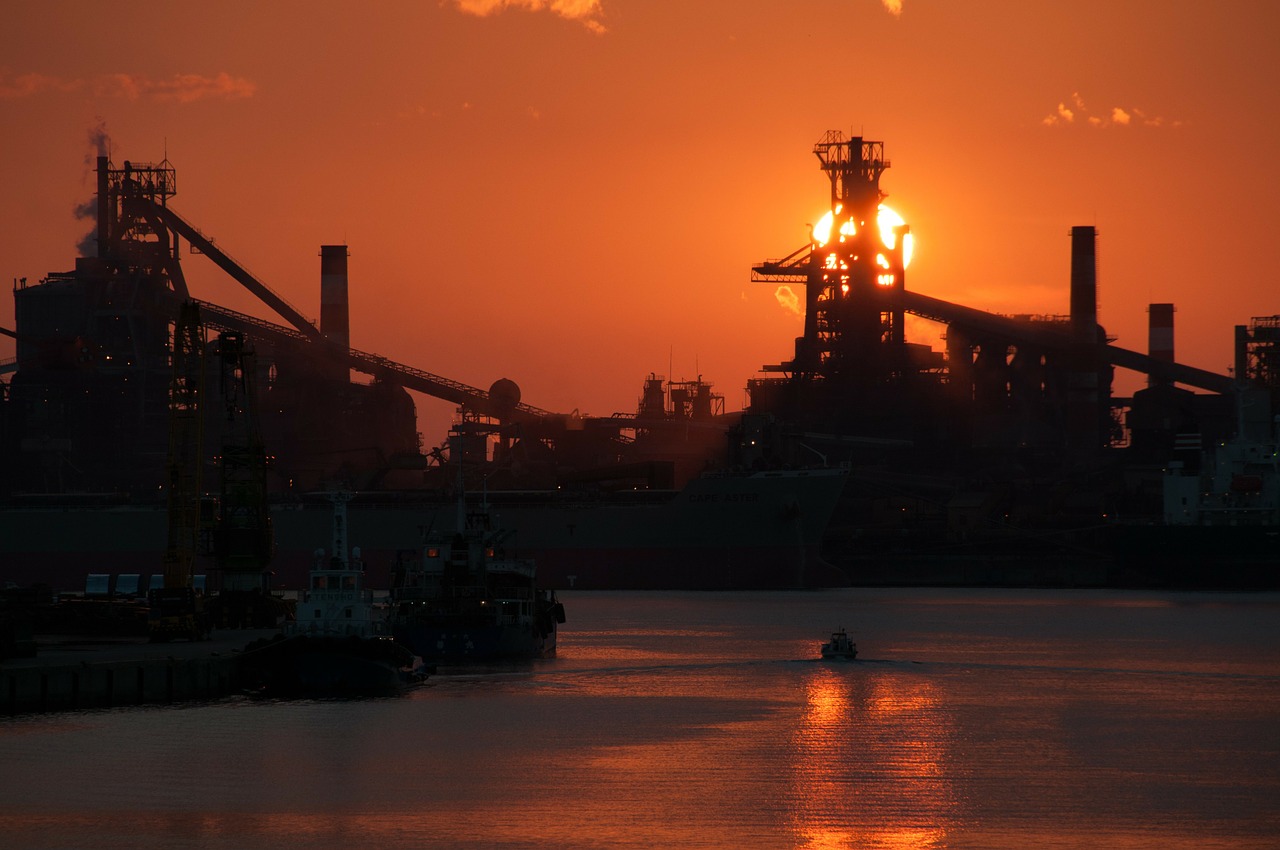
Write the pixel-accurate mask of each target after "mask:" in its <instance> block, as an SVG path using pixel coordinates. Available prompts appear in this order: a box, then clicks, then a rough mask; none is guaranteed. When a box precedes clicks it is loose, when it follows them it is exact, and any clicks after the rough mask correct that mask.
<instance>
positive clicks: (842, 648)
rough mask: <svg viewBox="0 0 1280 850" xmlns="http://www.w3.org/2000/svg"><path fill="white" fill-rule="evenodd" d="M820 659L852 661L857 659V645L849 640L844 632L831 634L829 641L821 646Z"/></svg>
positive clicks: (842, 630)
mask: <svg viewBox="0 0 1280 850" xmlns="http://www.w3.org/2000/svg"><path fill="white" fill-rule="evenodd" d="M822 657H823V658H834V659H842V660H845V661H852V660H853V659H855V658H857V657H858V645H857V644H856V643H854V642H853V641H851V640H849V635H847V634H845V630H844V629H841V630H840V631H838V632H832V633H831V640H830V641H828V642H827V643H824V644H823V645H822Z"/></svg>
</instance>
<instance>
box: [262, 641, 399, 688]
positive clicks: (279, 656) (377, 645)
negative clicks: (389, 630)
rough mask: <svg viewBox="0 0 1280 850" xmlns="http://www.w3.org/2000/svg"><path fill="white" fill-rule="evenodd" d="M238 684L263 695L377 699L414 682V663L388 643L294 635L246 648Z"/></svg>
mask: <svg viewBox="0 0 1280 850" xmlns="http://www.w3.org/2000/svg"><path fill="white" fill-rule="evenodd" d="M237 661H238V670H239V676H240V680H241V682H242V683H243V684H244V685H245V687H246V688H247V689H249V690H252V691H255V692H258V693H261V694H263V695H266V696H281V697H287V696H379V695H389V694H394V693H398V692H399V691H402V690H404V689H405V688H407V687H409V686H410V685H411V684H413V683H414V682H415V681H416V677H415V673H414V671H413V667H412V665H413V663H414V659H413V658H411V657H410V655H409V653H408V651H407V650H406V649H405V648H404V647H403V646H400V645H397V644H396V643H395V642H394V641H392V640H391V639H389V638H363V637H354V636H327V635H326V636H313V635H298V636H295V637H286V638H281V639H279V640H275V641H265V642H263V643H262V644H261V645H259V646H252V645H251V646H250V647H248V648H246V650H245V652H244V653H242V654H241V656H240V657H239V658H238V659H237Z"/></svg>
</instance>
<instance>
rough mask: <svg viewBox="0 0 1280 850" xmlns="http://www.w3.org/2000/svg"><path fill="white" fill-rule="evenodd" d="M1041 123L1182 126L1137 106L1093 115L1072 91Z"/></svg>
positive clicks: (1113, 108) (1112, 109)
mask: <svg viewBox="0 0 1280 850" xmlns="http://www.w3.org/2000/svg"><path fill="white" fill-rule="evenodd" d="M1040 123H1041V124H1042V125H1044V126H1045V127H1066V126H1068V125H1071V124H1080V125H1081V126H1089V127H1098V128H1102V127H1139V126H1141V127H1181V126H1182V122H1181V121H1176V120H1175V121H1169V120H1166V119H1165V118H1163V117H1161V116H1159V115H1148V114H1147V113H1146V112H1143V111H1142V110H1141V109H1138V108H1136V107H1134V108H1130V109H1124V108H1122V107H1119V106H1113V107H1112V108H1111V111H1110V112H1109V113H1107V114H1106V115H1105V116H1102V115H1093V114H1091V113H1090V112H1089V109H1088V108H1087V107H1086V106H1085V103H1084V98H1082V97H1081V96H1080V93H1079V92H1072V94H1071V97H1070V98H1068V99H1067V100H1064V101H1060V102H1059V103H1058V108H1057V109H1055V110H1054V111H1053V112H1050V113H1049V114H1048V115H1046V116H1045V117H1044V118H1042V119H1040Z"/></svg>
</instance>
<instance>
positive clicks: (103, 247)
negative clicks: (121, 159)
mask: <svg viewBox="0 0 1280 850" xmlns="http://www.w3.org/2000/svg"><path fill="white" fill-rule="evenodd" d="M107 170H108V162H107V158H106V157H105V156H100V157H98V256H99V257H105V256H107V240H108V238H109V237H110V235H111V233H110V228H109V226H108V224H107V220H108V219H109V218H110V217H111V216H110V213H111V185H110V180H109V179H108V174H107ZM86 247H88V246H86Z"/></svg>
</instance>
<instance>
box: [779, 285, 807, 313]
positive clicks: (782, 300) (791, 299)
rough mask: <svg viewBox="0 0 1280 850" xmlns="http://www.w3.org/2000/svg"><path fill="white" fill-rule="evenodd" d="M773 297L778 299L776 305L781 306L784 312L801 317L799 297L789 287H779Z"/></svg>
mask: <svg viewBox="0 0 1280 850" xmlns="http://www.w3.org/2000/svg"><path fill="white" fill-rule="evenodd" d="M773 297H774V298H777V299H778V303H779V304H781V305H782V308H783V309H784V310H787V311H789V312H791V313H794V314H796V315H797V316H800V315H803V311H802V310H801V309H800V296H799V295H796V293H795V291H794V290H793V289H792V288H791V287H789V286H779V287H778V288H777V289H776V290H774V292H773Z"/></svg>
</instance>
